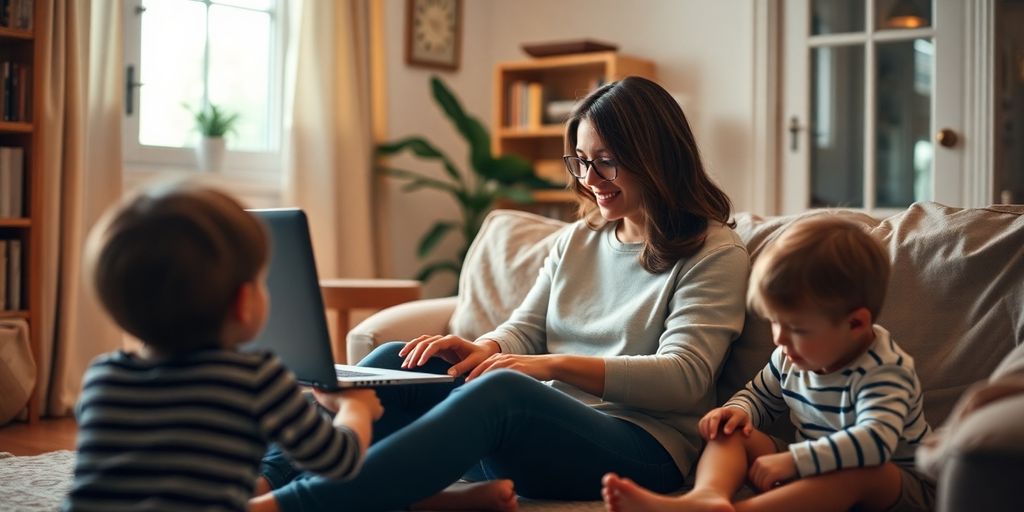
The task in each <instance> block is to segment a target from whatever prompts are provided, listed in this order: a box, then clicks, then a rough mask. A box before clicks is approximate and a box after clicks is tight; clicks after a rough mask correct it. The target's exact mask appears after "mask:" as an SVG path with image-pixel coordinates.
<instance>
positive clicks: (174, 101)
mask: <svg viewBox="0 0 1024 512" xmlns="http://www.w3.org/2000/svg"><path fill="white" fill-rule="evenodd" d="M144 5H145V8H146V10H145V11H144V12H143V13H142V47H141V49H140V50H141V54H142V56H141V62H140V66H139V67H140V70H139V71H140V80H139V81H141V82H142V83H143V84H145V85H143V86H142V88H141V89H140V94H139V143H140V144H143V145H147V146H171V147H181V146H186V145H191V144H192V143H193V140H194V139H195V130H194V129H193V127H194V123H193V122H192V115H191V114H190V113H189V112H188V110H186V109H185V107H184V105H186V104H187V105H189V106H192V107H193V108H195V106H197V105H198V102H197V101H196V98H202V97H203V37H204V36H203V31H204V27H205V26H206V8H205V6H204V5H203V4H202V3H201V2H194V1H189V0H146V2H145V4H144Z"/></svg>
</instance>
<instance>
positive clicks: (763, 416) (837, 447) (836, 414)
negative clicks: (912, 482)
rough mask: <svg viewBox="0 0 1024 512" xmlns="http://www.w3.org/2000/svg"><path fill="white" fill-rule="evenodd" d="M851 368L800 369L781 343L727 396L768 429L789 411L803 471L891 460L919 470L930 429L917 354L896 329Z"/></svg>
mask: <svg viewBox="0 0 1024 512" xmlns="http://www.w3.org/2000/svg"><path fill="white" fill-rule="evenodd" d="M874 330H875V341H874V343H873V344H872V345H871V346H870V347H868V349H867V350H866V351H865V352H864V353H863V354H861V355H860V357H858V358H857V359H855V360H854V361H853V362H851V363H850V364H848V365H847V366H846V367H845V368H843V369H841V370H837V371H834V372H831V373H827V374H819V373H815V372H808V371H801V370H799V369H798V368H796V367H794V366H793V365H792V363H790V362H789V361H788V360H787V359H786V356H784V355H783V354H782V349H781V348H777V349H776V350H775V352H773V353H772V357H771V359H770V360H769V361H768V365H767V366H765V367H764V369H763V370H761V372H760V373H759V374H758V375H757V376H756V377H754V379H753V380H751V381H750V382H748V383H747V385H746V387H745V388H744V389H741V390H740V391H739V392H737V393H736V394H735V395H734V396H733V397H732V398H730V399H729V401H728V402H726V404H725V406H726V407H739V408H741V409H743V410H745V411H747V413H748V414H749V415H750V417H751V420H752V421H753V423H754V426H756V427H757V428H759V429H760V428H763V427H764V426H766V425H769V424H771V423H772V421H774V420H775V418H776V417H778V416H779V415H780V414H782V413H784V412H785V411H786V410H787V409H788V410H789V412H790V420H791V421H792V422H793V425H794V426H795V427H796V442H795V443H793V444H791V445H789V452H790V453H791V454H793V458H794V460H795V461H796V466H797V471H798V472H799V473H800V476H809V475H817V474H821V473H827V472H829V471H835V470H838V469H849V468H859V467H865V466H877V465H880V464H882V463H884V462H886V461H890V460H891V461H892V462H893V463H895V464H898V465H899V466H902V467H905V468H907V469H909V470H914V451H915V450H916V449H917V445H918V444H919V443H920V441H921V439H922V438H924V436H925V435H926V434H928V433H929V432H931V429H930V428H929V426H928V423H927V422H926V421H925V419H924V408H923V405H922V394H921V383H920V382H919V381H918V379H917V373H916V372H915V371H914V360H913V359H912V358H911V357H910V356H909V355H907V354H906V353H905V352H903V350H901V349H900V348H899V346H897V345H896V342H895V341H893V340H892V337H891V336H890V335H889V332H888V331H886V330H885V329H884V328H882V327H880V326H877V325H876V326H874Z"/></svg>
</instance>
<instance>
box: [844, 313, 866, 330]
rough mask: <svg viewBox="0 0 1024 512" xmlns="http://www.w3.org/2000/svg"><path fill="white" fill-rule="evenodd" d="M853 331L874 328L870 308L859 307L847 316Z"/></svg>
mask: <svg viewBox="0 0 1024 512" xmlns="http://www.w3.org/2000/svg"><path fill="white" fill-rule="evenodd" d="M846 321H847V322H848V324H847V325H849V327H850V330H851V331H855V332H856V331H862V330H864V329H871V328H872V321H871V312H870V311H868V308H857V309H855V310H853V312H851V313H850V315H849V316H848V317H846Z"/></svg>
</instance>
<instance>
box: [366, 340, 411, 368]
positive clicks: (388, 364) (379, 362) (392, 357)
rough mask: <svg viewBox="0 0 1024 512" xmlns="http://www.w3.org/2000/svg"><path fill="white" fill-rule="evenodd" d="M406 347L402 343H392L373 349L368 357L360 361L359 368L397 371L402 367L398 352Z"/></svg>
mask: <svg viewBox="0 0 1024 512" xmlns="http://www.w3.org/2000/svg"><path fill="white" fill-rule="evenodd" d="M404 346H405V343H404V342H401V341H390V342H388V343H384V344H382V345H378V346H377V348H375V349H373V352H370V353H369V354H368V355H367V356H366V357H364V358H363V359H362V361H359V366H372V367H374V368H392V369H397V368H401V366H402V360H403V359H404V358H402V357H401V356H399V355H398V352H399V351H401V350H402V347H404Z"/></svg>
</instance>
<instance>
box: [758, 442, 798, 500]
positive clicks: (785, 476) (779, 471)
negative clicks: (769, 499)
mask: <svg viewBox="0 0 1024 512" xmlns="http://www.w3.org/2000/svg"><path fill="white" fill-rule="evenodd" d="M796 475H797V473H796V461H795V460H793V455H791V454H790V453H789V452H788V451H785V452H781V453H773V454H771V455H762V456H760V457H758V458H756V459H754V463H753V464H751V465H750V473H748V474H747V478H749V479H750V482H751V483H753V484H754V487H757V488H758V489H759V490H760V491H761V492H765V491H768V490H770V489H771V488H773V487H778V486H780V485H782V484H784V483H786V482H788V481H790V480H791V479H793V477H795V476H796Z"/></svg>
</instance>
